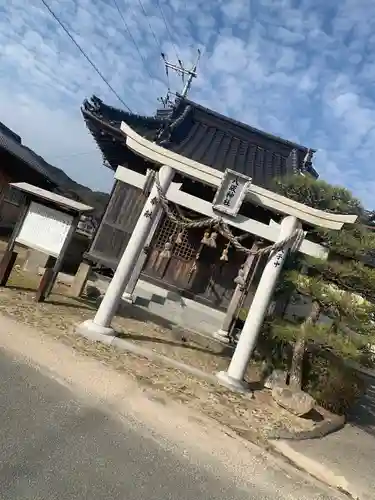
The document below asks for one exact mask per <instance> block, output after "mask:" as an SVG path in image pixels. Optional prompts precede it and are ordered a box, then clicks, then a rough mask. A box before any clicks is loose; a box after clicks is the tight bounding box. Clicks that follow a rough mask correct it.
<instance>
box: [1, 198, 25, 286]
mask: <svg viewBox="0 0 375 500" xmlns="http://www.w3.org/2000/svg"><path fill="white" fill-rule="evenodd" d="M29 205H30V200H29V199H28V198H26V197H24V199H23V204H22V208H21V213H20V216H19V219H18V221H17V223H16V225H15V227H14V229H13V232H12V235H11V236H10V238H9V240H8V244H7V248H6V250H5V252H4V255H3V258H2V259H1V262H0V286H5V285H6V284H7V283H8V279H9V276H10V274H11V272H12V269H13V267H14V264H15V263H16V260H17V256H18V253H17V252H15V251H14V247H15V243H16V238H17V236H18V234H19V232H20V230H21V227H22V224H23V222H24V220H25V217H26V214H27V211H28V209H29Z"/></svg>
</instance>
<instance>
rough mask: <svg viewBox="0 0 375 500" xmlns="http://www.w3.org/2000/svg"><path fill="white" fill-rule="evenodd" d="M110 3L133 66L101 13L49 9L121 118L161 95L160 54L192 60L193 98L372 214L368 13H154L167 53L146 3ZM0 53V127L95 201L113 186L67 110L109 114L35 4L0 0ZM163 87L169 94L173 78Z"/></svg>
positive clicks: (362, 0)
mask: <svg viewBox="0 0 375 500" xmlns="http://www.w3.org/2000/svg"><path fill="white" fill-rule="evenodd" d="M117 1H118V3H119V5H120V7H121V9H122V12H123V15H124V18H125V20H126V23H127V25H128V29H130V31H131V33H132V36H133V37H134V39H135V40H136V43H137V45H138V47H139V50H140V51H141V53H142V55H143V59H144V60H142V59H141V58H140V57H139V53H138V51H137V49H136V47H135V46H134V44H133V42H132V40H131V39H130V37H129V35H128V33H127V29H126V27H124V25H123V23H122V21H121V18H120V17H119V15H118V12H117V10H116V8H115V4H114V3H113V1H112V0H49V4H50V5H51V7H52V8H53V10H54V11H55V12H56V13H57V14H58V15H59V16H60V17H61V20H62V21H63V22H64V23H65V24H66V25H67V26H68V27H69V29H70V30H71V31H72V34H73V35H74V36H75V37H76V39H77V41H78V42H79V43H80V44H81V45H82V47H83V48H84V50H85V51H86V52H87V53H88V55H89V56H90V57H91V58H92V59H93V61H94V62H95V64H96V65H97V66H98V68H99V69H100V71H101V72H102V73H103V75H105V77H106V78H107V79H108V80H109V82H110V84H111V85H112V86H113V88H115V89H116V91H117V93H118V94H119V95H120V96H121V98H122V99H123V100H124V101H125V102H126V104H127V105H128V106H129V107H130V108H131V109H132V110H134V111H136V112H139V113H149V114H152V113H154V112H155V109H156V108H157V106H158V103H157V98H158V97H160V96H162V95H164V94H165V92H166V89H167V85H168V81H167V77H166V75H165V71H164V67H163V64H162V61H161V58H160V52H161V51H163V52H165V53H166V54H167V56H168V58H169V59H170V60H172V61H175V60H176V55H175V51H176V49H177V52H178V54H179V55H180V56H181V58H182V59H183V60H184V62H185V63H191V62H192V61H193V60H194V58H195V55H196V49H197V48H198V47H200V48H202V49H204V56H203V58H202V61H201V64H200V68H199V78H198V79H197V81H196V82H195V83H194V86H193V89H192V92H191V98H192V99H194V100H196V101H197V102H200V103H202V104H203V105H206V106H208V107H212V108H213V109H217V110H218V111H220V112H222V113H224V114H228V115H229V116H232V117H235V118H237V119H240V120H243V121H245V122H247V123H249V124H251V125H254V126H258V127H261V128H263V129H265V130H266V131H269V132H271V133H275V134H278V135H281V136H283V137H285V138H287V139H291V140H295V141H299V142H302V143H303V144H305V145H307V146H312V147H315V148H318V149H319V148H320V149H321V151H320V153H319V154H318V155H317V157H316V167H317V169H318V170H319V171H320V172H321V173H322V175H323V176H324V177H326V178H327V180H329V181H332V182H339V183H341V184H344V185H346V186H348V187H349V188H351V189H353V190H354V191H355V193H356V194H358V195H359V196H361V197H362V199H363V201H364V202H365V204H366V205H368V206H369V207H370V208H373V207H372V203H373V194H372V190H373V189H372V188H373V186H375V172H374V171H373V168H372V162H373V158H374V157H375V131H374V125H373V124H374V123H375V103H374V100H373V97H372V96H373V92H372V86H373V81H374V78H375V56H374V54H375V50H374V48H375V47H374V45H375V35H374V33H375V11H374V9H373V0H344V1H343V2H325V1H323V0H316V1H315V2H312V1H311V0H299V2H298V8H297V7H296V5H297V4H296V2H294V1H292V0H259V1H255V0H251V1H250V0H218V1H217V2H207V1H205V0H191V1H190V2H187V1H185V0H159V4H160V5H161V6H162V9H163V14H164V15H165V17H166V19H167V23H168V26H169V31H170V33H172V40H171V38H170V36H169V35H170V33H169V31H168V30H167V29H166V26H165V23H164V20H163V17H162V13H161V11H160V9H159V7H158V3H157V2H156V1H155V0H142V1H141V3H140V2H139V1H138V0H117ZM142 5H143V6H144V9H145V11H146V13H147V16H148V17H146V16H145V15H144V12H143V9H142ZM150 26H151V29H150ZM155 38H156V39H157V40H155ZM0 46H1V47H2V52H1V56H0V58H1V64H0V120H1V121H3V122H4V123H6V124H7V125H8V126H10V127H11V128H13V129H14V130H15V131H16V132H17V133H19V134H20V135H22V137H23V139H24V142H25V143H26V144H28V145H30V146H32V147H34V148H35V149H36V150H37V152H38V153H40V154H42V155H44V156H45V157H46V159H48V160H49V161H51V162H52V163H54V164H56V165H57V166H60V167H62V168H64V169H65V170H66V172H67V173H68V174H69V175H71V176H72V177H73V178H75V179H76V180H78V181H79V182H83V183H86V184H88V185H89V186H90V187H95V188H100V189H104V188H106V189H108V188H109V187H110V185H111V182H112V175H111V173H110V172H109V171H107V170H106V169H105V168H104V167H103V166H102V165H101V158H100V155H99V154H98V153H97V152H96V150H95V145H94V142H93V140H92V139H91V137H90V135H89V134H88V132H87V130H86V129H85V126H84V122H83V120H82V117H81V115H80V111H79V107H80V105H81V103H82V101H83V99H84V98H85V97H89V96H90V95H91V94H93V93H96V94H97V95H99V96H101V97H102V98H103V100H105V101H106V102H108V103H110V104H113V105H115V106H120V107H121V106H122V105H121V103H119V102H118V101H117V99H116V97H115V96H114V95H113V94H112V93H111V91H110V90H109V89H108V87H107V86H106V85H105V83H104V82H103V81H101V79H100V78H99V77H98V75H97V74H96V73H95V71H94V70H93V69H92V67H91V66H90V65H89V64H88V63H87V61H86V60H85V59H84V58H83V57H82V55H81V54H80V53H79V51H78V50H77V48H76V47H75V46H74V44H73V43H72V42H71V41H70V40H69V38H68V37H67V36H66V34H65V33H64V32H63V31H62V30H61V28H59V26H58V25H57V24H56V22H55V21H54V20H53V19H52V18H51V16H50V15H49V14H48V12H47V11H46V9H45V8H44V7H43V4H42V2H41V1H40V0H36V1H34V2H28V1H26V0H0ZM144 61H145V64H146V66H147V67H145V64H144ZM150 75H151V77H152V78H150ZM169 80H170V81H169V84H170V85H171V87H172V89H173V90H180V89H181V82H180V80H179V79H178V78H177V77H176V76H175V75H172V74H171V75H170V78H169Z"/></svg>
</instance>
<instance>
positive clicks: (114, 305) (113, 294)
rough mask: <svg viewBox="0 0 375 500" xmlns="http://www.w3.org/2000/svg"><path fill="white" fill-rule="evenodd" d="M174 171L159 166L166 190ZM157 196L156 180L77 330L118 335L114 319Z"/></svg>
mask: <svg viewBox="0 0 375 500" xmlns="http://www.w3.org/2000/svg"><path fill="white" fill-rule="evenodd" d="M173 175H174V169H173V168H171V167H169V166H167V165H163V166H162V167H161V168H160V170H159V182H160V187H161V191H162V193H163V194H165V193H166V192H167V191H168V188H169V186H170V185H171V183H172V179H173ZM157 198H158V192H157V188H156V183H154V185H153V187H152V189H151V192H150V194H149V197H148V198H147V201H146V203H145V205H144V207H143V210H142V213H141V215H140V217H139V219H138V222H137V224H136V225H135V228H134V231H133V233H132V235H131V237H130V240H129V242H128V244H127V246H126V248H125V251H124V253H123V255H122V257H121V260H120V262H119V264H118V266H117V269H116V272H115V274H114V275H113V278H112V280H111V282H110V284H109V286H108V288H107V291H106V293H105V295H104V297H103V300H102V302H101V304H100V306H99V309H98V310H97V312H96V315H95V317H94V319H93V320H86V321H84V322H83V323H81V324H80V325H79V326H78V328H77V331H78V333H81V334H82V335H84V336H86V337H88V338H91V339H93V340H102V339H103V336H113V335H115V332H114V330H113V328H112V327H111V322H112V319H113V317H114V316H115V314H116V312H117V309H118V306H119V304H120V301H121V298H122V296H123V294H124V291H125V287H126V285H127V284H128V282H129V280H130V278H131V276H132V274H133V270H134V267H135V266H136V264H137V262H138V259H139V256H140V254H141V252H142V250H143V248H144V246H145V244H146V241H147V238H148V236H149V233H150V231H151V230H152V227H153V224H154V220H155V217H156V215H157V213H158V211H159V204H158V203H155V202H154V200H155V199H157Z"/></svg>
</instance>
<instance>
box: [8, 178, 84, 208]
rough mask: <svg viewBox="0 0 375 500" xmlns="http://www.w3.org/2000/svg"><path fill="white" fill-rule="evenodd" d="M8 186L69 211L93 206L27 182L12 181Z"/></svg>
mask: <svg viewBox="0 0 375 500" xmlns="http://www.w3.org/2000/svg"><path fill="white" fill-rule="evenodd" d="M10 186H12V188H14V189H19V190H20V191H22V192H23V193H25V194H28V195H30V196H32V197H36V198H41V200H45V201H48V202H49V203H53V204H54V205H58V206H60V207H61V208H63V209H68V210H69V211H73V212H77V213H82V212H90V211H92V210H93V207H90V206H89V205H84V204H83V203H80V202H78V201H74V200H71V199H70V198H66V197H65V196H61V195H59V194H55V193H52V192H51V191H47V190H46V189H42V188H40V187H37V186H33V185H32V184H29V183H27V182H12V183H10Z"/></svg>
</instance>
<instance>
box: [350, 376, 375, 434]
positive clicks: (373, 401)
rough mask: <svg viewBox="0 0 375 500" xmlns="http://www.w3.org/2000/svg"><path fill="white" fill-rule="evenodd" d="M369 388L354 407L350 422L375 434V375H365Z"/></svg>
mask: <svg viewBox="0 0 375 500" xmlns="http://www.w3.org/2000/svg"><path fill="white" fill-rule="evenodd" d="M364 378H365V381H366V384H367V390H366V393H365V394H364V395H363V396H362V397H361V398H360V400H359V401H358V402H357V404H356V405H355V406H354V407H353V409H352V410H351V412H350V415H349V416H348V422H349V423H351V424H353V425H356V426H357V427H359V428H361V429H362V430H363V431H365V432H367V433H369V434H371V435H372V436H375V375H374V377H369V376H367V375H364Z"/></svg>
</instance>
